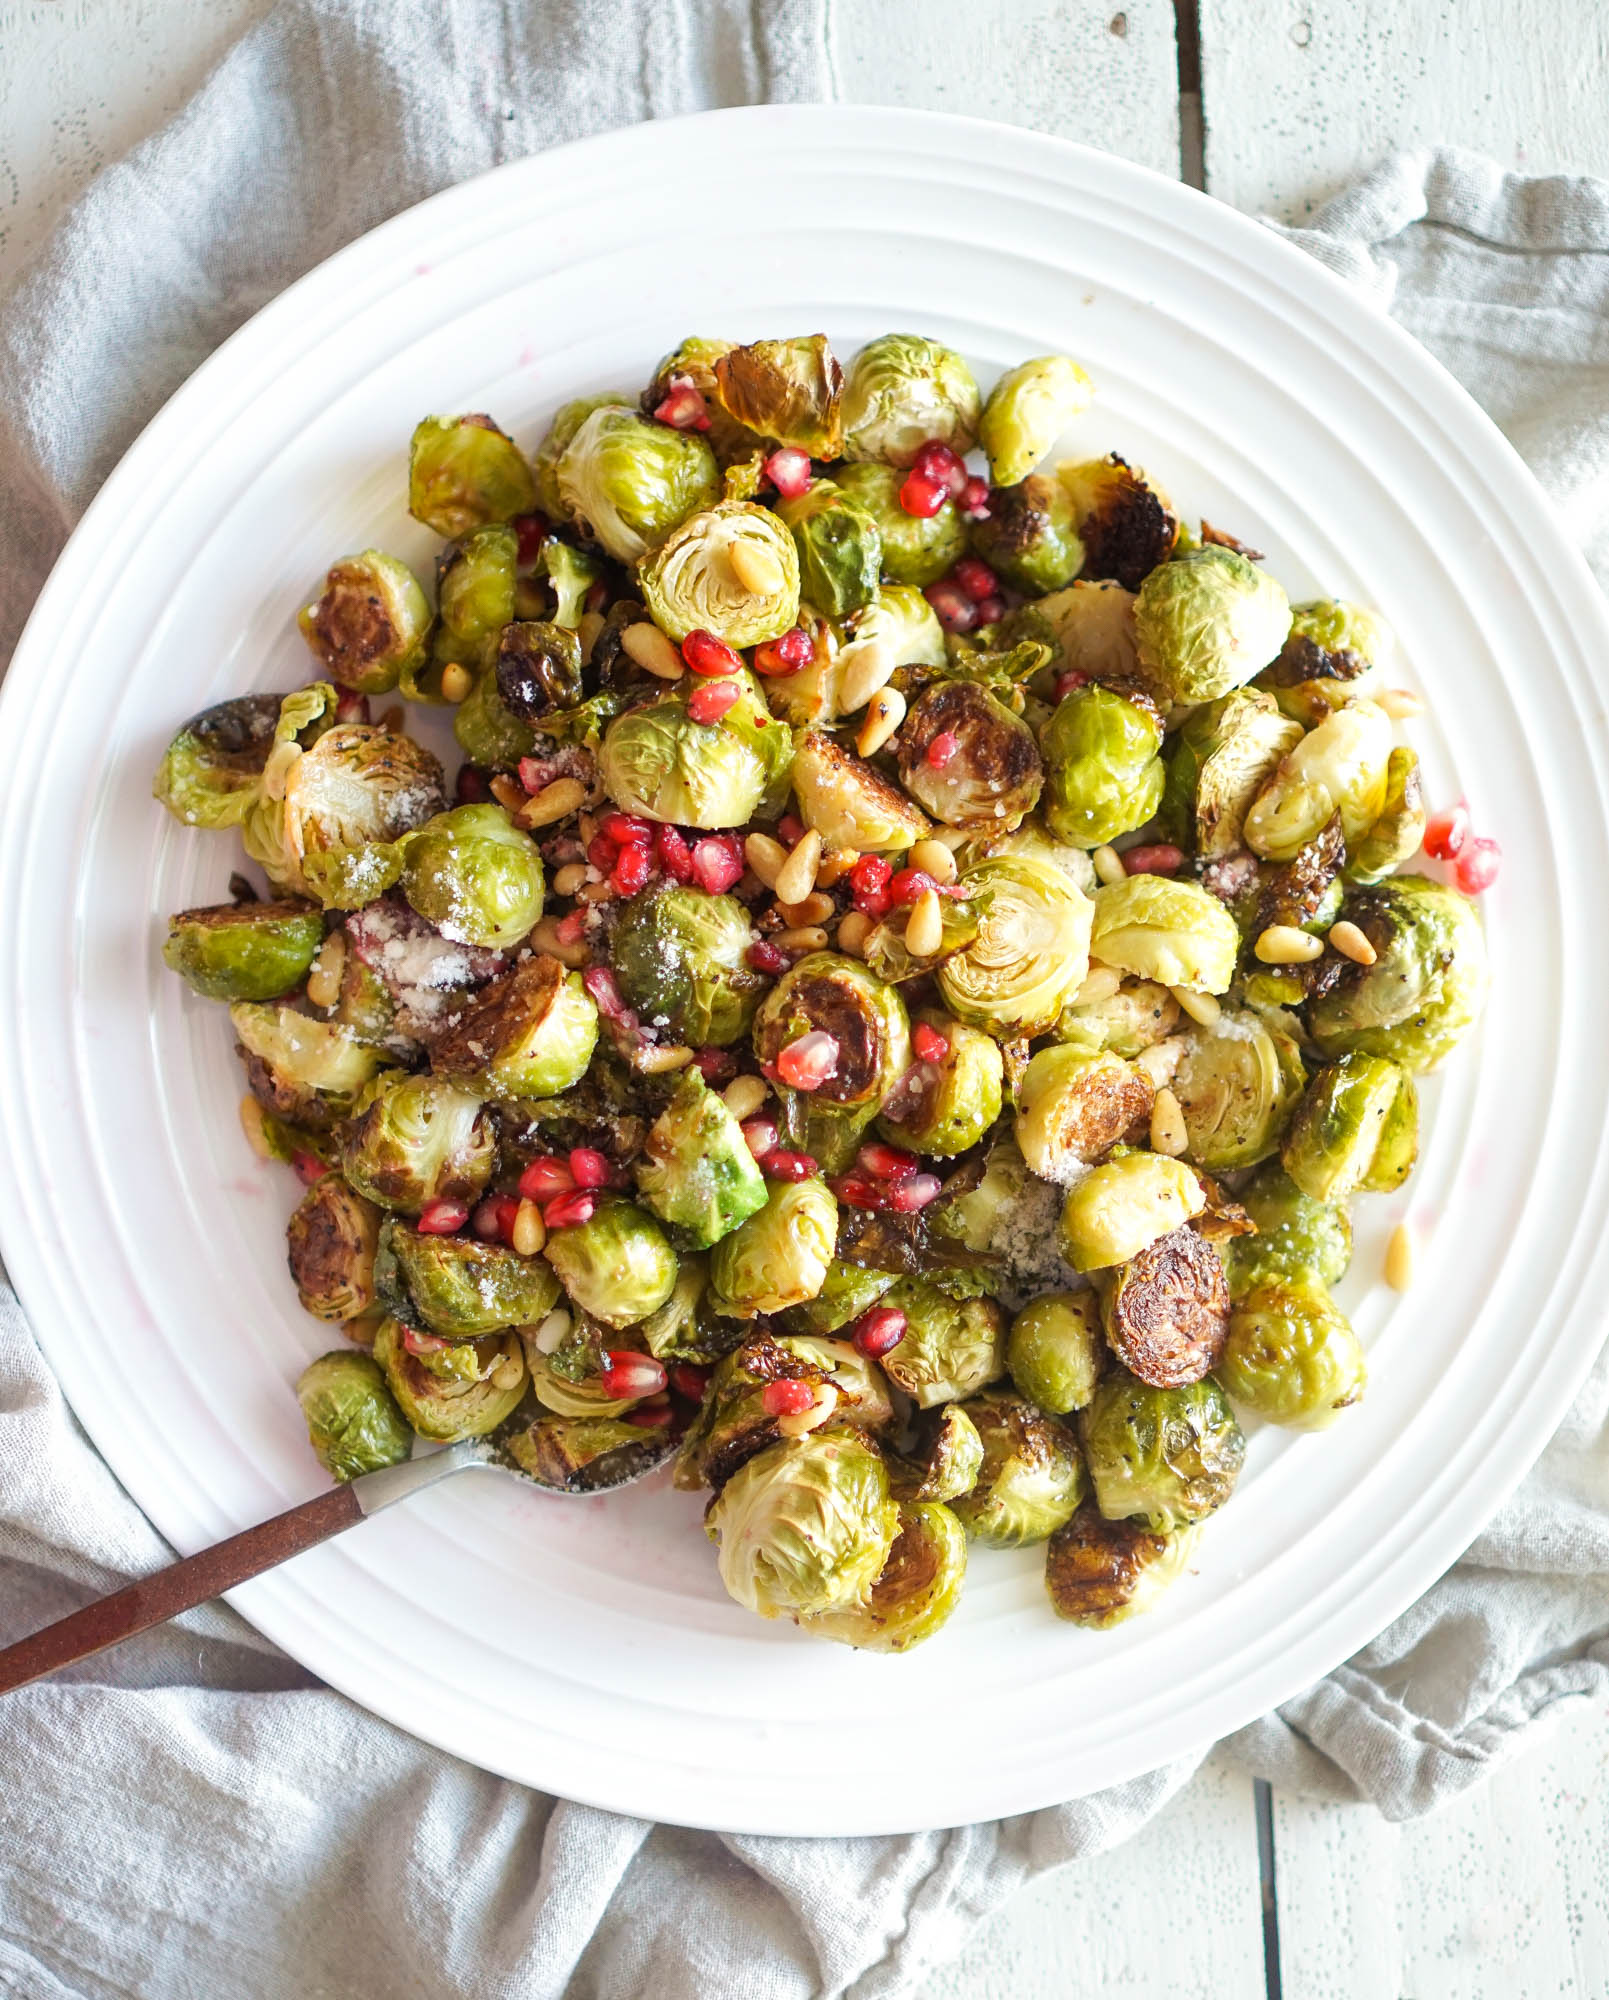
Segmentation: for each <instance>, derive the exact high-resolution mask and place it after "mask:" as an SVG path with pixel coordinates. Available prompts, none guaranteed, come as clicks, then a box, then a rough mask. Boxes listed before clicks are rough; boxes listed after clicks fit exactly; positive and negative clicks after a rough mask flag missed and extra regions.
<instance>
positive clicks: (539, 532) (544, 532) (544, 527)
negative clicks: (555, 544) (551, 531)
mask: <svg viewBox="0 0 1609 2000" xmlns="http://www.w3.org/2000/svg"><path fill="white" fill-rule="evenodd" d="M509 526H510V527H511V528H512V529H513V530H514V539H515V540H516V542H517V543H518V544H519V565H520V568H521V569H529V568H530V567H531V565H532V563H534V562H535V561H536V558H537V556H538V555H539V554H540V552H541V548H542V544H543V543H544V542H545V541H546V540H547V538H548V524H547V522H546V521H544V520H543V518H542V516H541V515H540V514H516V515H515V516H514V519H513V520H512V521H511V522H510V523H509Z"/></svg>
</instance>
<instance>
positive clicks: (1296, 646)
mask: <svg viewBox="0 0 1609 2000" xmlns="http://www.w3.org/2000/svg"><path fill="white" fill-rule="evenodd" d="M1385 643H1386V635H1385V630H1384V628H1383V627H1382V626H1381V624H1380V622H1379V620H1378V619H1377V618H1376V617H1375V615H1374V613H1373V612H1372V611H1366V610H1365V609H1364V608H1363V606H1362V605H1361V604H1343V603H1340V602H1338V601H1336V600H1335V599H1333V598H1327V599H1323V600H1321V601H1319V602H1318V603H1314V604H1298V605H1296V606H1295V607H1294V608H1293V609H1292V611H1291V629H1290V632H1289V634H1288V636H1287V637H1286V640H1285V644H1284V645H1283V647H1281V649H1280V654H1279V658H1278V659H1277V660H1275V661H1274V663H1273V665H1272V666H1271V667H1270V668H1269V669H1268V671H1267V672H1266V673H1265V674H1263V675H1262V676H1261V677H1260V679H1261V684H1262V685H1263V686H1264V687H1266V688H1270V689H1272V691H1273V694H1274V698H1275V700H1276V701H1277V702H1278V703H1279V705H1280V707H1281V708H1282V709H1283V710H1284V711H1285V713H1286V714H1287V715H1291V716H1294V717H1295V718H1296V720H1297V721H1298V722H1300V723H1302V724H1303V725H1304V726H1305V727H1308V728H1311V727H1312V726H1313V724H1314V723H1318V722H1322V721H1323V720H1324V718H1325V716H1327V715H1330V714H1332V713H1333V712H1334V711H1335V710H1336V709H1338V708H1344V707H1345V706H1346V704H1347V703H1348V702H1349V701H1350V700H1351V699H1352V697H1353V696H1354V695H1358V694H1368V693H1369V692H1370V691H1371V690H1372V689H1373V688H1374V686H1375V684H1376V682H1377V681H1378V679H1379V674H1378V672H1377V669H1376V662H1377V661H1378V660H1379V658H1380V656H1381V654H1382V652H1383V651H1384V648H1385Z"/></svg>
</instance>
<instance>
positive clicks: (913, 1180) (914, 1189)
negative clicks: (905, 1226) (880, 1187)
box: [888, 1174, 943, 1215]
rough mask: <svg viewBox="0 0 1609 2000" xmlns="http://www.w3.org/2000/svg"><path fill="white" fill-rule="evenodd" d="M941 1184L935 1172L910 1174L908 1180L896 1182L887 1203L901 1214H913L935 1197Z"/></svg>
mask: <svg viewBox="0 0 1609 2000" xmlns="http://www.w3.org/2000/svg"><path fill="white" fill-rule="evenodd" d="M942 1185H943V1183H942V1182H941V1181H940V1180H939V1177H938V1175H937V1174H912V1175H911V1177H910V1179H909V1180H904V1181H899V1182H897V1183H896V1185H895V1187H894V1189H893V1191H892V1192H891V1193H890V1195H889V1197H888V1199H889V1203H890V1205H891V1206H892V1207H893V1208H895V1209H896V1210H897V1211H898V1212H899V1213H900V1214H901V1215H914V1214H915V1213H916V1211H917V1210H918V1209H919V1208H926V1207H927V1205H928V1203H929V1202H930V1201H933V1200H934V1199H936V1197H937V1195H938V1193H939V1190H940V1188H941V1186H942Z"/></svg>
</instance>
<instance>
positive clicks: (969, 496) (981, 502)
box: [956, 474, 989, 521]
mask: <svg viewBox="0 0 1609 2000" xmlns="http://www.w3.org/2000/svg"><path fill="white" fill-rule="evenodd" d="M956 505H957V506H958V507H959V508H960V509H961V512H962V515H963V516H964V517H965V519H967V520H968V521H987V520H988V518H989V482H988V480H987V479H979V478H978V477H977V475H976V474H974V475H973V476H972V477H971V478H970V479H969V480H968V481H967V483H966V484H965V485H964V486H963V487H962V488H961V492H960V496H959V498H958V499H957V501H956Z"/></svg>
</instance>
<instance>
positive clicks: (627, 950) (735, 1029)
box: [611, 887, 766, 1048]
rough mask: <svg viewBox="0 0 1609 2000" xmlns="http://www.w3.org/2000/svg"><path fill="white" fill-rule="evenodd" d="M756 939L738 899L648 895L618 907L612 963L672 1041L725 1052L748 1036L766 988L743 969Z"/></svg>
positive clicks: (680, 892)
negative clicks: (723, 1049)
mask: <svg viewBox="0 0 1609 2000" xmlns="http://www.w3.org/2000/svg"><path fill="white" fill-rule="evenodd" d="M754 935H755V934H754V930H753V927H752V926H751V924H750V922H749V913H748V911H747V910H746V909H745V908H744V907H743V905H742V904H741V903H740V902H739V901H738V900H737V898H736V897H735V896H710V895H706V894H705V893H704V892H703V890H701V889H679V888H669V887H666V888H659V889H650V890H647V891H646V892H644V893H643V894H641V895H637V896H633V897H631V898H630V900H629V901H628V902H626V903H625V904H623V905H622V907H621V910H620V915H619V918H618V920H617V922H616V925H615V933H614V940H613V947H612V951H611V962H612V963H613V965H614V969H615V971H616V973H617V974H618V975H619V979H620V985H621V989H622V991H623V992H624V993H625V996H626V998H627V1000H628V1001H630V1003H631V1005H632V1006H633V1007H635V1008H636V1009H637V1011H638V1013H640V1014H641V1015H642V1016H643V1017H644V1019H645V1020H648V1021H651V1022H653V1023H654V1025H655V1026H656V1027H662V1028H664V1029H666V1030H667V1031H668V1032H669V1033H670V1034H671V1035H672V1036H674V1037H675V1039H676V1040H677V1041H680V1042H688V1043H691V1044H693V1045H694V1046H696V1047H701V1048H702V1047H705V1046H708V1045H709V1044H712V1043H713V1044H714V1045H715V1046H716V1047H717V1048H726V1047H728V1046H730V1044H731V1043H733V1042H735V1041H738V1040H739V1039H740V1038H741V1037H742V1036H743V1035H745V1034H746V1033H747V1032H748V1028H749V1024H750V1022H751V1021H752V1020H753V1019H754V1010H755V1008H756V1007H757V1006H758V1005H759V1004H760V996H761V994H762V993H764V991H765V989H766V981H765V979H764V977H763V976H762V975H761V974H760V973H758V972H755V971H753V970H751V969H750V966H749V963H748V957H747V954H748V950H749V947H750V945H752V944H753V943H754Z"/></svg>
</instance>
